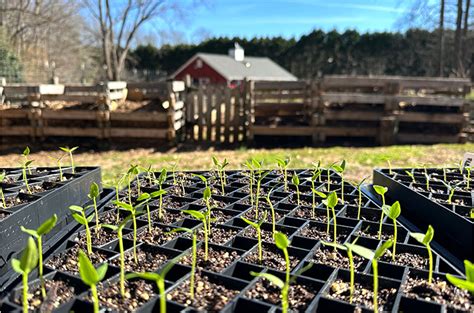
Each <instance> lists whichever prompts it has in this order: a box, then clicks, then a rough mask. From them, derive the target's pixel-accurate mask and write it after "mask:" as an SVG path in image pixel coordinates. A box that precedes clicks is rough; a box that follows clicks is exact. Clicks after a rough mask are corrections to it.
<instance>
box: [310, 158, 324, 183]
mask: <svg viewBox="0 0 474 313" xmlns="http://www.w3.org/2000/svg"><path fill="white" fill-rule="evenodd" d="M311 164H312V165H313V168H314V169H313V174H314V173H317V172H319V175H318V182H320V183H322V182H323V180H322V177H321V176H322V173H323V169H322V168H321V161H318V163H314V162H313V163H311Z"/></svg>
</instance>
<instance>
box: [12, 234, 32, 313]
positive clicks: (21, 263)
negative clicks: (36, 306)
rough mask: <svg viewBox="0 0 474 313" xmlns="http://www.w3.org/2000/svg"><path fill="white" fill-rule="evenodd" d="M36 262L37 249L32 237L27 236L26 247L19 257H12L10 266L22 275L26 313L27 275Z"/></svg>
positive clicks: (25, 312) (24, 312) (26, 312)
mask: <svg viewBox="0 0 474 313" xmlns="http://www.w3.org/2000/svg"><path fill="white" fill-rule="evenodd" d="M37 264H38V250H37V249H36V244H35V241H34V240H33V238H31V237H28V242H27V243H26V248H25V249H24V250H23V252H22V254H21V257H20V259H19V260H18V259H12V268H13V270H14V271H15V272H17V273H18V274H21V276H22V283H23V313H28V275H29V274H30V272H31V271H32V270H33V269H34V268H35V267H36V265H37Z"/></svg>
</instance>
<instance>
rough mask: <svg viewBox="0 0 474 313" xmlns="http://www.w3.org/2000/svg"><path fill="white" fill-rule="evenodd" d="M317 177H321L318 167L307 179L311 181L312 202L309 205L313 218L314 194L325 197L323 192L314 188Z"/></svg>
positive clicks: (314, 209) (314, 207)
mask: <svg viewBox="0 0 474 313" xmlns="http://www.w3.org/2000/svg"><path fill="white" fill-rule="evenodd" d="M318 177H321V170H319V169H318V170H317V171H316V170H315V171H314V172H313V176H311V178H310V179H309V180H310V181H311V193H312V195H313V202H312V205H311V217H312V218H313V219H314V218H315V217H316V215H315V214H316V196H318V197H320V198H322V199H326V195H325V194H324V193H323V192H321V191H318V190H316V186H315V181H316V179H317V178H318Z"/></svg>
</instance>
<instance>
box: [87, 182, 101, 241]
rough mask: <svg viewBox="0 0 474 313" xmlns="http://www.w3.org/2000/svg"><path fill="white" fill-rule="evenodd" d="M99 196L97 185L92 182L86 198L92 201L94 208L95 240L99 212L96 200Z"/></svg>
mask: <svg viewBox="0 0 474 313" xmlns="http://www.w3.org/2000/svg"><path fill="white" fill-rule="evenodd" d="M99 195H100V188H99V185H97V183H95V182H93V183H92V184H91V186H90V188H89V194H88V195H87V197H88V198H89V199H91V200H92V203H93V206H94V212H95V234H96V235H97V238H99V230H100V224H99V212H98V211H97V198H99Z"/></svg>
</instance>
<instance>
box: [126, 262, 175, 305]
mask: <svg viewBox="0 0 474 313" xmlns="http://www.w3.org/2000/svg"><path fill="white" fill-rule="evenodd" d="M176 262H177V259H176V258H175V259H173V260H171V261H170V262H168V263H167V264H166V265H165V267H164V268H163V269H162V270H161V273H159V274H158V273H154V272H144V273H130V274H127V275H126V276H125V278H127V279H133V278H142V279H146V280H151V281H154V282H155V284H156V286H157V287H158V290H159V291H160V312H161V313H166V287H165V278H166V274H168V272H169V271H170V270H171V269H172V268H173V266H174V265H175V264H176Z"/></svg>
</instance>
